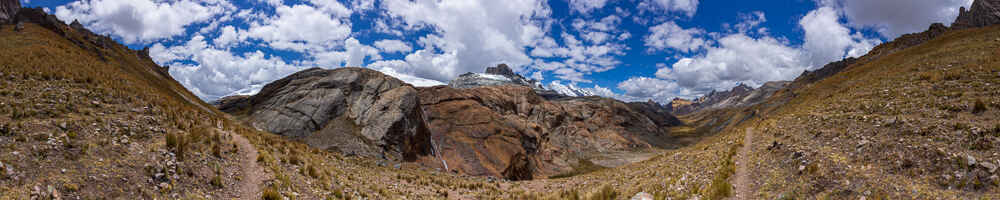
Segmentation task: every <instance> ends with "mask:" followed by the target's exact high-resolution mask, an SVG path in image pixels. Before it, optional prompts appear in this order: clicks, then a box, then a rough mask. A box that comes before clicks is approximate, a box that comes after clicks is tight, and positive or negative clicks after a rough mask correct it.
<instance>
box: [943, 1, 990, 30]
mask: <svg viewBox="0 0 1000 200" xmlns="http://www.w3.org/2000/svg"><path fill="white" fill-rule="evenodd" d="M998 23H1000V0H976V1H975V2H973V3H972V8H971V9H969V10H966V9H965V7H962V8H961V9H960V10H959V12H958V19H955V23H952V24H951V27H952V28H957V29H962V28H978V27H985V26H989V25H994V24H998Z"/></svg>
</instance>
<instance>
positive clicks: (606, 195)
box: [589, 185, 618, 200]
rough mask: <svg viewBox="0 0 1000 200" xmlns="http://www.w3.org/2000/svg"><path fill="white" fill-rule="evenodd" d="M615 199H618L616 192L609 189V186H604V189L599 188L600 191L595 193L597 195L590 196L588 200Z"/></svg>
mask: <svg viewBox="0 0 1000 200" xmlns="http://www.w3.org/2000/svg"><path fill="white" fill-rule="evenodd" d="M615 198H618V191H615V189H614V188H611V186H607V185H605V186H604V187H602V188H601V190H599V191H597V193H594V195H592V196H590V198H589V199H590V200H613V199H615Z"/></svg>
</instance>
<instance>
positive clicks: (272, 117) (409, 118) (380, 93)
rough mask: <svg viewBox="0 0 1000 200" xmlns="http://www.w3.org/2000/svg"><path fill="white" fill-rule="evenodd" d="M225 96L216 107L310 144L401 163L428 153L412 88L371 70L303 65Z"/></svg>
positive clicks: (257, 125)
mask: <svg viewBox="0 0 1000 200" xmlns="http://www.w3.org/2000/svg"><path fill="white" fill-rule="evenodd" d="M227 100H228V101H227V102H228V103H229V104H226V105H223V106H220V108H225V109H226V110H228V111H231V112H247V113H246V114H247V115H248V116H249V119H248V120H249V122H250V124H252V125H253V126H254V127H256V128H258V129H261V130H266V131H269V132H272V133H276V134H280V135H284V136H288V137H291V138H295V139H300V140H302V141H304V142H305V143H307V144H309V145H310V146H313V147H317V148H321V149H329V150H335V151H341V152H343V153H345V154H348V155H351V154H356V155H362V156H369V157H376V158H384V159H389V160H406V161H413V160H415V159H416V158H418V157H419V156H422V155H427V154H429V153H430V151H431V149H430V140H429V138H430V132H428V129H427V127H426V126H425V123H424V121H423V113H422V111H421V109H420V107H419V106H420V101H419V99H418V98H417V90H416V89H414V88H413V87H412V86H410V85H409V84H406V83H404V82H403V81H400V80H399V79H396V78H393V77H390V76H386V75H384V74H382V73H379V72H377V71H374V70H370V69H363V68H340V69H334V70H323V69H319V68H313V69H308V70H305V71H301V72H298V73H295V74H292V75H291V76H288V77H286V78H283V79H280V80H277V81H275V82H273V83H270V84H268V85H267V86H265V87H264V88H263V89H261V91H260V93H258V94H257V95H254V96H251V97H249V98H248V99H247V100H240V99H239V98H235V99H227ZM225 103H226V102H223V104H225ZM234 104H235V105H234ZM246 109H249V110H246Z"/></svg>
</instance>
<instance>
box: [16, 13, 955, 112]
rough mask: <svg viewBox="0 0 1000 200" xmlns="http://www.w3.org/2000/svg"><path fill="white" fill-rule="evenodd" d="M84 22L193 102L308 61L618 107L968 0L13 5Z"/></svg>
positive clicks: (815, 63) (842, 43)
mask: <svg viewBox="0 0 1000 200" xmlns="http://www.w3.org/2000/svg"><path fill="white" fill-rule="evenodd" d="M21 1H22V4H24V6H25V7H43V8H45V9H46V11H48V12H49V13H52V14H55V15H56V16H58V17H59V18H60V19H62V20H63V21H66V22H67V23H69V22H72V21H73V20H79V21H80V22H81V23H82V24H84V26H86V27H87V28H89V29H91V30H93V31H94V32H96V33H99V34H105V35H110V36H112V38H114V39H115V40H118V41H120V42H122V43H124V44H126V45H128V46H129V47H130V48H133V49H142V48H149V49H150V55H151V56H152V58H153V59H154V61H155V62H156V63H158V64H160V65H162V66H170V74H171V75H172V76H173V77H174V79H176V80H177V81H179V82H180V83H181V84H182V85H184V86H185V87H187V88H188V89H189V90H191V91H192V92H193V93H194V94H196V95H198V96H199V97H201V98H202V99H204V100H207V101H212V100H215V99H218V98H220V97H224V96H229V95H235V94H253V93H255V92H256V91H257V90H259V89H260V88H261V87H263V85H265V84H267V83H269V82H271V81H273V80H276V79H279V78H282V77H284V76H287V75H289V74H291V73H294V72H296V71H300V70H303V69H307V68H312V67H321V68H330V69H332V68H338V67H345V66H352V67H366V68H371V69H375V70H378V71H381V72H383V73H385V74H388V75H390V76H394V77H397V78H399V79H401V80H404V81H406V82H408V83H411V84H413V85H416V86H430V85H439V84H447V83H448V81H450V80H452V79H454V78H456V77H457V76H458V75H461V74H464V73H466V72H483V71H484V70H485V68H486V67H489V66H495V65H497V64H500V63H504V64H507V65H509V66H511V67H512V68H513V69H514V71H515V72H517V73H519V74H522V75H524V76H526V77H529V78H533V79H536V80H541V81H542V82H543V83H544V84H546V85H547V86H549V87H552V86H569V85H572V86H575V87H579V88H583V89H585V90H588V91H590V92H592V93H595V94H598V95H601V96H606V97H611V98H616V99H620V100H623V101H647V100H654V101H657V102H661V103H666V102H669V101H670V100H672V99H674V98H688V99H690V98H695V97H698V96H701V95H704V94H707V93H709V92H711V91H713V90H719V91H722V90H728V89H730V88H732V87H734V86H736V85H738V84H741V83H742V84H747V85H750V86H752V87H758V86H760V85H762V84H763V83H765V82H768V81H778V80H792V79H794V78H795V77H797V76H798V75H800V74H801V73H802V72H803V71H805V70H815V69H818V68H820V67H822V66H823V65H824V64H826V63H829V62H832V61H837V60H841V59H843V58H845V57H852V56H861V55H864V54H865V53H867V52H868V51H869V50H871V49H872V48H873V47H875V46H876V45H878V44H880V43H882V42H885V41H891V40H892V39H894V38H896V37H898V36H900V35H902V34H906V33H912V32H920V31H923V30H926V29H927V27H929V26H930V24H931V23H936V22H940V23H945V24H946V25H948V24H950V23H951V22H952V21H954V18H955V17H956V16H957V15H958V9H959V7H962V6H965V7H968V6H969V5H971V4H972V0H878V1H872V0H783V1H771V0H767V1H736V0H731V1H721V0H621V1H615V0H550V1H540V0H503V1H496V0H80V1H68V0H21Z"/></svg>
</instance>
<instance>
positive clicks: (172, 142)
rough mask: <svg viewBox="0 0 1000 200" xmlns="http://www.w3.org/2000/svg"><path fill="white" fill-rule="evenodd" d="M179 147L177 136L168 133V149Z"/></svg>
mask: <svg viewBox="0 0 1000 200" xmlns="http://www.w3.org/2000/svg"><path fill="white" fill-rule="evenodd" d="M174 147H177V134H174V133H167V148H174Z"/></svg>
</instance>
